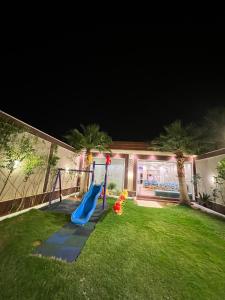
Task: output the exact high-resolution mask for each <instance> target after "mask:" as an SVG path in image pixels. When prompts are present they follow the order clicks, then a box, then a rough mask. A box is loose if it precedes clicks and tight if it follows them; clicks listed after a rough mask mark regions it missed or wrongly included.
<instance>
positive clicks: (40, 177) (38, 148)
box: [0, 133, 79, 201]
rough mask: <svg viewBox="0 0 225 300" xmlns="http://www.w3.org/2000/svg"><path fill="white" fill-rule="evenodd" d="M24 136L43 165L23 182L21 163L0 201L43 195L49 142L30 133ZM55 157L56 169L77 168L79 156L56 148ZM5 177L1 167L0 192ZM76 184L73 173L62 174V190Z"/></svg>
mask: <svg viewBox="0 0 225 300" xmlns="http://www.w3.org/2000/svg"><path fill="white" fill-rule="evenodd" d="M26 136H28V137H29V138H30V140H34V149H35V154H38V155H41V156H42V157H43V158H44V165H43V166H41V167H38V168H37V169H35V171H34V174H32V175H30V177H29V178H28V179H27V180H26V181H25V175H24V172H23V167H24V165H23V162H22V163H21V164H20V165H19V166H18V167H17V168H16V169H15V170H14V171H13V173H12V175H11V176H10V178H9V180H8V182H7V185H6V187H5V189H4V191H3V193H2V195H1V196H0V201H7V200H13V199H18V198H25V197H28V196H33V195H38V194H42V193H43V188H44V182H45V177H46V172H47V166H48V158H49V153H50V147H51V142H50V141H47V140H45V139H42V138H40V137H35V136H34V135H33V134H30V133H26ZM56 155H57V156H58V157H59V160H58V163H57V166H56V168H58V167H60V168H70V169H71V168H72V169H75V168H79V156H77V155H75V154H74V152H72V151H70V150H68V149H65V148H63V147H62V146H58V147H57V153H56ZM55 174H56V172H51V173H50V175H49V181H48V185H47V190H46V192H48V191H51V190H52V185H53V182H54V178H55ZM7 175H8V170H7V169H5V168H2V167H1V168H0V190H1V189H2V187H3V185H4V182H5V180H6V178H7ZM76 184H77V176H76V174H75V173H70V172H62V189H66V188H70V187H74V186H76Z"/></svg>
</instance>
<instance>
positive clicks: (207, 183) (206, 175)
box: [196, 153, 225, 205]
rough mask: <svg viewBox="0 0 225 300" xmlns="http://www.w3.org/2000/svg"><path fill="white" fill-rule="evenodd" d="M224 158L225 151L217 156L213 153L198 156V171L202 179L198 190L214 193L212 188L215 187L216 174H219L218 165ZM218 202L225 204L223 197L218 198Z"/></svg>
mask: <svg viewBox="0 0 225 300" xmlns="http://www.w3.org/2000/svg"><path fill="white" fill-rule="evenodd" d="M223 158H225V153H224V154H220V155H216V156H214V153H212V156H211V155H210V154H209V155H208V156H207V155H204V156H203V158H202V159H201V157H199V158H197V160H196V172H197V174H199V175H200V176H201V180H200V182H199V183H198V192H200V193H203V192H204V193H207V194H210V195H212V190H213V188H215V180H214V176H217V170H216V167H217V164H218V162H219V161H220V160H221V159H223ZM224 192H225V190H224ZM216 202H217V203H218V204H222V205H225V203H224V200H223V199H221V198H218V199H217V201H216Z"/></svg>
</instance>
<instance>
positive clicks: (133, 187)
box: [93, 146, 193, 196]
mask: <svg viewBox="0 0 225 300" xmlns="http://www.w3.org/2000/svg"><path fill="white" fill-rule="evenodd" d="M130 147H131V146H130ZM93 155H94V157H98V158H103V157H104V156H105V154H103V153H98V152H97V151H93ZM111 156H112V158H114V159H116V158H117V159H120V158H124V159H125V172H124V187H123V188H124V189H128V192H129V195H130V196H137V164H138V161H139V160H147V161H174V160H175V157H174V154H173V153H166V152H158V151H155V152H154V151H147V150H139V149H138V150H133V149H112V155H111ZM185 160H186V162H189V163H191V165H192V167H191V168H192V170H191V175H193V159H192V156H186V158H185Z"/></svg>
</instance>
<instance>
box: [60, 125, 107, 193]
mask: <svg viewBox="0 0 225 300" xmlns="http://www.w3.org/2000/svg"><path fill="white" fill-rule="evenodd" d="M81 129H82V131H79V130H78V129H72V130H70V131H69V133H68V134H67V135H66V136H65V138H66V140H67V141H68V143H69V144H70V145H71V146H73V147H74V149H75V151H76V152H81V151H82V150H85V151H86V159H85V169H89V166H90V162H91V160H90V159H89V157H90V154H91V150H92V149H96V150H98V151H100V152H102V151H110V148H109V146H110V144H111V143H112V139H111V138H110V137H109V135H108V134H107V133H106V132H104V131H101V130H100V126H99V125H97V124H90V125H87V126H84V125H81ZM87 187H88V174H87V173H85V180H84V190H85V191H86V190H87Z"/></svg>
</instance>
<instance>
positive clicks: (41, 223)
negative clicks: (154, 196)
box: [0, 201, 225, 300]
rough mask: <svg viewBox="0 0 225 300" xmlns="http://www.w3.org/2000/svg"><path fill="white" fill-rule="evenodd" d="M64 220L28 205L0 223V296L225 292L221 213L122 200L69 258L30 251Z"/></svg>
mask: <svg viewBox="0 0 225 300" xmlns="http://www.w3.org/2000/svg"><path fill="white" fill-rule="evenodd" d="M110 202H111V201H110ZM111 205H112V202H111ZM68 221H69V218H68V216H67V217H66V216H64V215H60V214H55V213H49V212H42V211H37V210H32V211H30V212H28V213H26V214H23V215H20V216H17V217H15V218H12V219H8V220H5V221H3V222H1V223H0V268H1V269H0V299H7V300H9V299H16V300H18V299H39V300H40V299H54V300H55V299H179V300H181V299H198V300H199V299H214V300H215V299H224V298H225V222H223V221H221V220H217V219H215V218H213V217H210V216H208V215H205V214H203V213H201V212H198V211H194V210H191V209H188V208H184V207H167V208H163V209H157V208H143V207H137V206H135V205H134V204H133V203H132V202H131V201H130V202H128V203H126V207H125V211H124V214H123V215H122V216H116V215H114V213H113V212H112V211H111V210H110V211H109V213H108V214H107V215H106V216H105V218H104V219H103V220H102V221H101V222H99V223H98V224H97V226H96V229H95V231H94V232H93V233H92V235H91V236H90V238H89V240H88V241H87V243H86V246H85V248H84V249H83V251H82V254H81V255H80V257H79V258H78V260H77V261H76V262H75V263H72V264H68V263H65V262H60V261H56V260H51V259H47V258H40V257H33V256H31V255H30V253H31V252H32V250H33V249H34V245H35V244H36V243H38V241H41V240H45V239H46V238H47V237H48V236H50V235H51V234H52V233H53V232H55V231H57V230H58V229H59V228H61V227H62V226H63V225H64V224H65V223H66V222H68Z"/></svg>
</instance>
